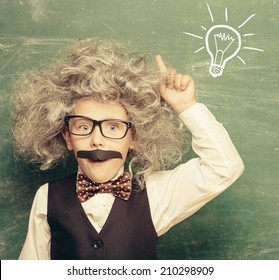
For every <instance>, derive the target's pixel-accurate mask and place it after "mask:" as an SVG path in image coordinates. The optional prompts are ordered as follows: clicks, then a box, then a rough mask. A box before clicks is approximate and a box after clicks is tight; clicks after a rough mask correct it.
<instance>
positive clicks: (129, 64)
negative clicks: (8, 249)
mask: <svg viewBox="0 0 279 280" xmlns="http://www.w3.org/2000/svg"><path fill="white" fill-rule="evenodd" d="M156 63H157V67H158V69H159V71H158V70H157V69H153V68H151V67H150V66H149V65H148V64H147V62H146V59H145V58H144V57H143V56H142V55H138V54H135V53H128V52H127V50H125V49H124V48H123V47H121V46H119V45H118V44H116V43H112V42H106V41H104V42H102V41H100V40H98V39H86V40H80V41H78V42H77V44H76V45H75V46H74V47H73V48H72V49H70V50H68V51H67V52H66V55H65V56H64V57H62V59H60V60H58V62H56V63H55V64H54V65H52V66H51V67H49V68H46V69H41V70H40V71H38V72H35V73H30V74H28V75H26V76H25V77H24V78H23V80H21V82H20V84H19V87H18V89H17V90H16V91H15V101H14V106H15V113H16V118H15V126H14V134H15V139H16V143H17V148H18V151H19V152H20V153H21V154H23V155H25V156H26V158H27V159H29V160H32V161H35V162H40V163H41V169H43V170H45V169H48V168H50V167H51V166H53V165H54V164H55V163H57V162H58V161H59V160H61V159H62V158H64V157H65V155H66V154H67V150H68V151H71V152H73V153H74V155H75V157H76V160H77V163H78V168H77V169H78V170H77V173H76V174H73V175H71V176H68V177H66V178H62V179H59V180H55V181H52V182H49V183H47V184H45V185H43V186H41V187H40V188H39V190H38V191H37V194H36V197H35V199H34V202H33V206H32V210H31V214H30V221H29V229H28V233H27V237H26V241H25V244H24V246H23V249H22V252H21V254H20V259H156V241H157V238H158V236H161V235H162V234H164V233H165V232H166V231H167V230H169V229H170V228H171V227H172V226H174V225H175V224H177V223H179V222H181V221H182V220H184V219H186V218H187V217H189V216H190V215H192V214H193V213H195V212H196V211H197V210H199V209H200V208H201V207H202V206H203V205H205V204H206V203H207V202H209V201H210V200H211V199H213V198H214V197H216V196H217V195H218V194H220V193H221V192H222V191H224V190H225V189H226V188H227V187H228V186H230V185H231V184H232V183H233V182H234V181H235V180H236V179H237V178H238V177H239V176H240V175H241V173H242V172H243V163H242V160H241V158H240V156H239V155H238V153H237V151H236V149H235V147H234V146H233V144H232V142H231V140H230V138H229V136H228V134H227V132H226V130H225V129H224V127H223V126H222V125H221V124H220V123H219V122H217V121H216V120H215V118H214V116H213V115H212V114H211V113H210V112H209V110H208V109H207V108H206V107H205V106H204V105H203V104H201V103H198V102H197V99H196V94H195V86H194V81H193V79H192V78H191V77H190V76H188V75H183V74H179V73H176V71H175V70H174V69H167V67H166V66H165V64H164V62H163V60H162V58H161V57H160V56H159V55H158V56H156ZM182 122H183V123H184V125H183V126H182V125H181V123H182ZM185 127H187V129H188V130H189V131H190V132H191V134H192V147H193V149H194V151H195V152H196V154H197V155H198V157H197V158H194V159H192V160H190V161H188V162H186V163H183V164H180V165H178V163H179V162H180V161H181V158H182V156H183V153H185V152H186V150H187V139H186V134H185ZM65 144H66V145H65Z"/></svg>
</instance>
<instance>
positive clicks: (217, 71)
mask: <svg viewBox="0 0 279 280" xmlns="http://www.w3.org/2000/svg"><path fill="white" fill-rule="evenodd" d="M223 71H224V67H223V66H222V65H219V64H211V65H210V68H209V73H210V75H211V76H212V77H214V78H216V77H219V76H222V74H223Z"/></svg>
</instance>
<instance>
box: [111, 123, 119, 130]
mask: <svg viewBox="0 0 279 280" xmlns="http://www.w3.org/2000/svg"><path fill="white" fill-rule="evenodd" d="M118 128H119V127H118V126H117V125H115V124H112V125H110V126H108V129H109V130H111V131H115V130H117V129H118Z"/></svg>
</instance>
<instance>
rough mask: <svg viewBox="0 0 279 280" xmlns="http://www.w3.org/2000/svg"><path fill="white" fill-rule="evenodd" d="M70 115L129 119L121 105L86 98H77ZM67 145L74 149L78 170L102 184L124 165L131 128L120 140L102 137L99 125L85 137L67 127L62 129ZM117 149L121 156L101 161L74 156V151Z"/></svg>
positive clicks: (114, 175)
mask: <svg viewBox="0 0 279 280" xmlns="http://www.w3.org/2000/svg"><path fill="white" fill-rule="evenodd" d="M74 115H80V116H84V117H88V118H90V119H93V120H105V119H119V120H122V121H129V120H128V116H127V114H126V112H125V110H124V108H123V107H122V106H121V105H120V104H118V103H113V104H105V103H102V102H98V101H95V100H93V99H90V98H82V99H80V100H78V101H77V103H76V107H75V111H74ZM63 137H64V139H65V141H66V144H67V148H68V149H69V150H70V151H74V153H75V156H76V159H77V161H78V164H79V168H80V169H81V171H82V172H83V173H84V174H85V175H86V176H87V177H88V178H90V179H91V180H92V181H94V182H97V183H102V182H106V181H109V180H111V179H113V178H114V177H116V176H117V175H119V174H118V173H119V170H120V169H121V167H122V166H123V165H124V163H125V160H126V157H127V154H128V151H129V149H134V148H135V142H134V141H133V139H132V131H131V129H129V130H128V132H127V134H126V136H125V137H124V138H123V139H109V138H105V137H104V136H103V135H102V134H101V131H100V127H99V126H97V125H96V126H95V127H94V129H93V131H92V133H91V134H89V135H87V136H78V135H73V134H70V133H69V131H68V130H65V132H63ZM96 149H99V150H104V151H108V150H110V151H117V152H120V153H121V155H122V159H120V158H112V159H108V160H104V161H92V160H90V159H86V158H79V157H77V152H78V151H92V150H96Z"/></svg>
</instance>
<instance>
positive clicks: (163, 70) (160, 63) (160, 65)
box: [156, 54, 168, 74]
mask: <svg viewBox="0 0 279 280" xmlns="http://www.w3.org/2000/svg"><path fill="white" fill-rule="evenodd" d="M156 62H157V66H158V68H159V70H160V72H161V73H162V74H164V73H166V72H167V71H168V69H167V67H166V65H165V63H164V61H163V59H162V57H161V56H160V55H159V54H158V55H156Z"/></svg>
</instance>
